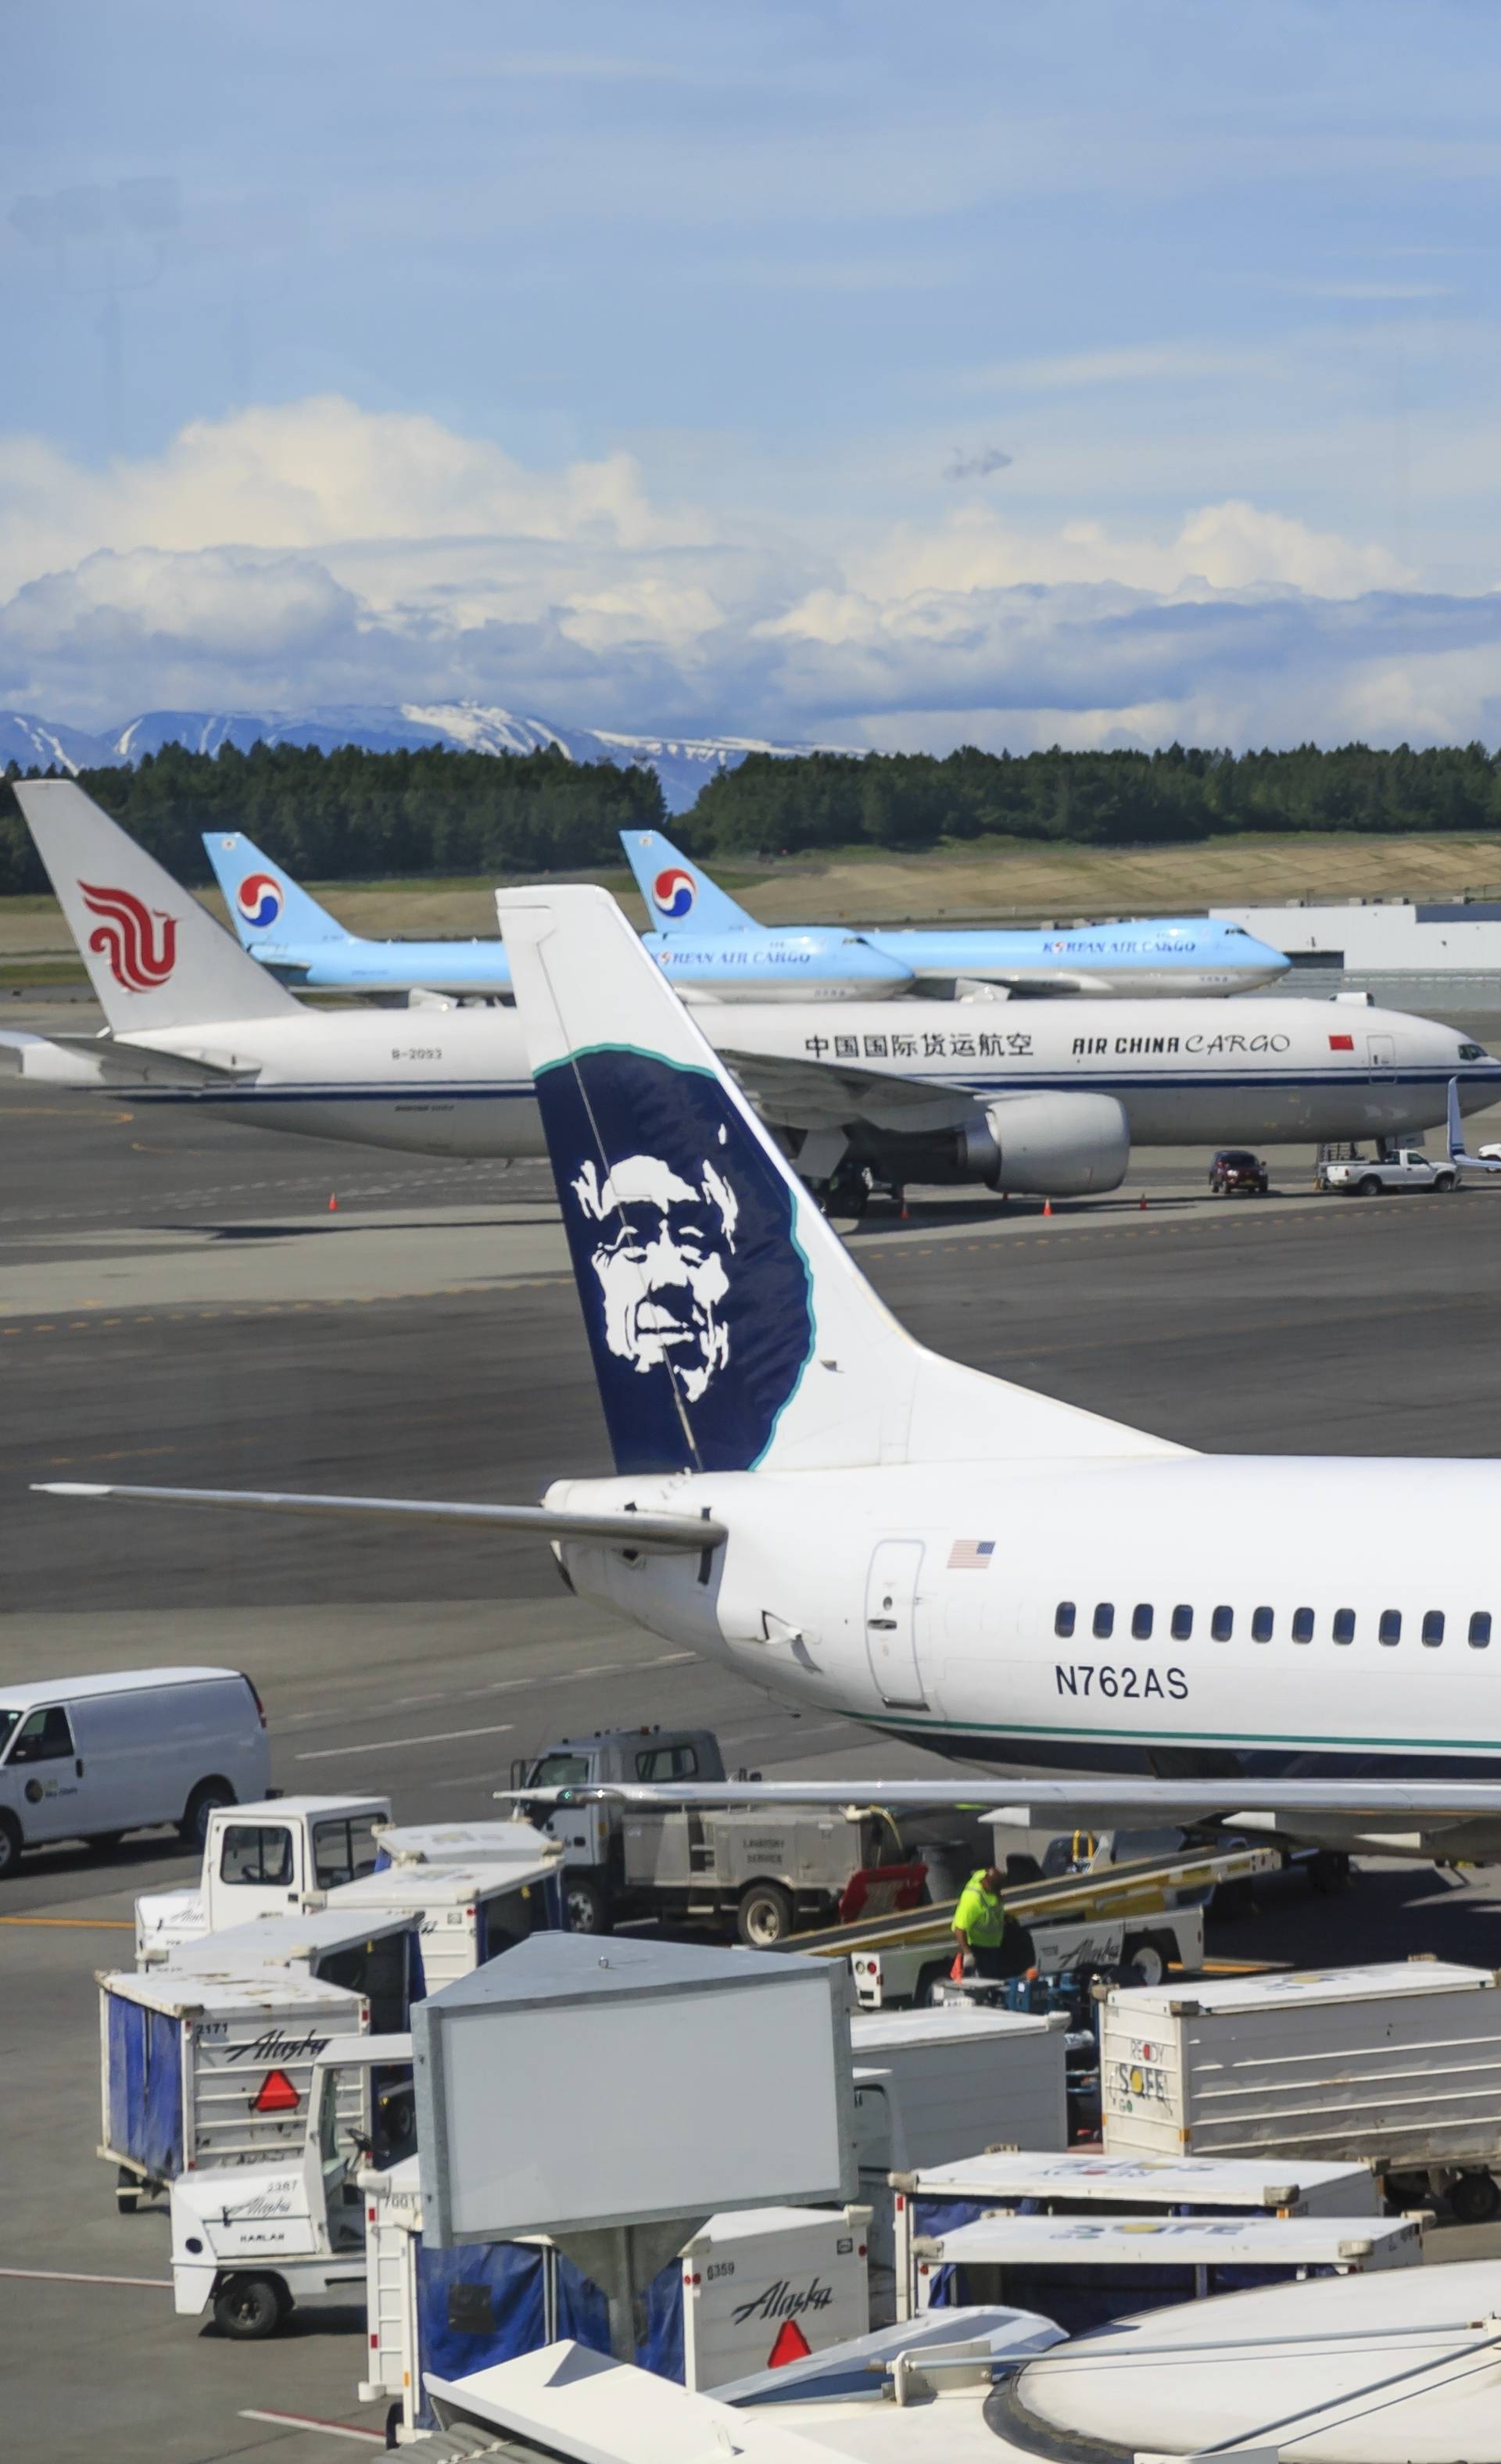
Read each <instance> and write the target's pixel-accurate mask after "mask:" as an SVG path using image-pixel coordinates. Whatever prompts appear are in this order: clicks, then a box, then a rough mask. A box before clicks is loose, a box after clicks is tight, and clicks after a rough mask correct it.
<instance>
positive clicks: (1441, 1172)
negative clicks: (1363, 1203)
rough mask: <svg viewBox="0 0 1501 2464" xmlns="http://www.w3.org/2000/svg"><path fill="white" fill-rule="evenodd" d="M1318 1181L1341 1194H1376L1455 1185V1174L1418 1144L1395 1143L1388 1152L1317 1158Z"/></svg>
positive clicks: (1343, 1196) (1322, 1187) (1453, 1186)
mask: <svg viewBox="0 0 1501 2464" xmlns="http://www.w3.org/2000/svg"><path fill="white" fill-rule="evenodd" d="M1318 1185H1319V1188H1320V1189H1327V1190H1330V1191H1333V1192H1334V1193H1335V1195H1336V1196H1337V1197H1341V1198H1380V1197H1381V1196H1382V1195H1383V1194H1384V1193H1386V1192H1389V1191H1391V1190H1398V1189H1434V1190H1439V1191H1445V1190H1450V1189H1457V1188H1458V1187H1459V1174H1458V1172H1457V1171H1456V1170H1455V1168H1454V1166H1453V1164H1451V1163H1447V1162H1445V1163H1435V1162H1434V1160H1433V1157H1432V1156H1431V1155H1424V1152H1423V1149H1422V1148H1421V1147H1399V1148H1398V1150H1397V1153H1396V1154H1395V1155H1356V1156H1355V1157H1353V1158H1350V1159H1347V1160H1344V1161H1341V1162H1339V1163H1322V1162H1321V1163H1320V1165H1319V1167H1318Z"/></svg>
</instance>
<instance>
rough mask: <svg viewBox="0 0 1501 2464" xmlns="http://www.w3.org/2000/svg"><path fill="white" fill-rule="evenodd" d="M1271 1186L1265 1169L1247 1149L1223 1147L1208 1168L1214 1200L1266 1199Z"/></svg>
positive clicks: (1260, 1161) (1256, 1156)
mask: <svg viewBox="0 0 1501 2464" xmlns="http://www.w3.org/2000/svg"><path fill="white" fill-rule="evenodd" d="M1270 1186H1271V1183H1270V1180H1269V1177H1268V1173H1267V1167H1266V1165H1265V1164H1264V1163H1263V1162H1262V1159H1261V1157H1260V1155H1252V1154H1251V1152H1250V1150H1249V1148H1247V1147H1222V1148H1221V1149H1220V1152H1219V1154H1218V1155H1216V1156H1215V1158H1214V1161H1213V1162H1212V1163H1211V1164H1210V1166H1209V1187H1210V1190H1211V1191H1212V1193H1213V1195H1214V1196H1215V1197H1216V1198H1265V1197H1266V1195H1267V1192H1268V1190H1269V1188H1270Z"/></svg>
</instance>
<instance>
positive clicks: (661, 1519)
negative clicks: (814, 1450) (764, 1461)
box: [32, 1480, 725, 1557]
mask: <svg viewBox="0 0 1501 2464" xmlns="http://www.w3.org/2000/svg"><path fill="white" fill-rule="evenodd" d="M32 1486H33V1489H34V1490H35V1491H36V1492H37V1493H38V1494H39V1495H41V1496H43V1497H74V1498H87V1499H89V1500H91V1501H94V1500H98V1499H99V1498H112V1499H119V1500H120V1501H121V1503H122V1504H125V1505H131V1506H215V1507H237V1508H239V1510H240V1511H241V1512H243V1513H248V1514H286V1513H289V1512H290V1513H295V1514H330V1515H362V1514H364V1515H386V1516H392V1517H395V1518H396V1519H397V1520H399V1521H403V1522H408V1523H423V1522H427V1523H472V1524H476V1525H478V1526H480V1527H481V1528H483V1529H490V1530H498V1531H500V1532H502V1533H504V1532H507V1531H518V1532H520V1531H530V1532H536V1533H537V1534H538V1535H539V1536H540V1537H541V1538H543V1539H546V1540H603V1541H605V1542H607V1544H608V1545H610V1546H611V1547H614V1548H617V1549H629V1550H631V1551H635V1552H637V1553H639V1554H640V1555H641V1556H643V1557H656V1556H663V1555H673V1554H674V1553H676V1552H678V1551H682V1552H688V1551H692V1552H693V1553H694V1554H695V1555H699V1554H701V1553H702V1552H703V1551H704V1550H706V1549H717V1547H718V1545H719V1543H720V1541H721V1540H723V1539H724V1537H725V1530H724V1526H723V1524H722V1523H715V1522H713V1521H711V1519H710V1518H709V1516H708V1515H703V1516H698V1515H693V1514H633V1513H631V1512H630V1511H629V1508H627V1509H625V1510H623V1511H622V1512H620V1513H618V1514H611V1513H598V1514H567V1513H555V1512H554V1511H553V1510H552V1508H551V1507H545V1506H463V1505H453V1504H451V1503H449V1502H448V1501H447V1500H446V1499H442V1498H426V1497H294V1496H286V1495H283V1494H281V1493H280V1492H279V1491H277V1490H276V1489H259V1488H131V1487H127V1486H125V1485H122V1484H121V1483H118V1482H115V1481H92V1480H36V1481H33V1483H32Z"/></svg>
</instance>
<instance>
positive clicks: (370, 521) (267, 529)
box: [0, 394, 694, 588]
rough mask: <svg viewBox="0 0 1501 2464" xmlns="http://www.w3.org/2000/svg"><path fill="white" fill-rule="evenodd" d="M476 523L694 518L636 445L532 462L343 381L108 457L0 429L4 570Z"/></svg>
mask: <svg viewBox="0 0 1501 2464" xmlns="http://www.w3.org/2000/svg"><path fill="white" fill-rule="evenodd" d="M475 533H483V534H485V535H487V536H488V537H490V538H491V539H501V538H507V537H516V538H520V539H536V540H568V539H579V540H586V541H588V542H590V543H592V544H594V545H596V546H607V545H618V546H621V547H626V548H642V547H647V546H666V545H670V544H672V543H673V542H674V541H677V540H683V539H691V538H692V537H693V536H694V526H693V523H692V521H691V519H689V518H687V517H678V519H677V520H676V521H675V523H674V522H673V521H672V520H669V519H668V518H666V517H664V516H663V515H661V514H660V513H657V512H655V511H653V510H652V509H651V508H650V507H649V506H648V504H647V501H646V497H645V495H644V493H643V489H642V485H641V477H640V473H639V472H638V470H637V467H636V465H635V463H634V462H633V461H632V460H631V458H630V456H629V454H625V453H615V454H610V455H607V456H606V457H605V458H603V459H601V460H599V461H595V462H584V461H581V462H575V463H571V464H568V465H566V466H564V467H563V469H562V470H557V471H550V472H545V473H540V472H537V471H531V470H527V469H526V468H525V467H524V466H523V465H521V464H520V463H518V462H516V461H515V460H513V458H512V457H511V456H510V455H509V454H508V453H505V452H503V451H501V450H500V448H499V447H498V446H497V445H493V444H491V443H490V442H488V440H486V439H484V438H479V437H469V436H461V435H459V434H458V433H457V432H456V431H455V430H454V429H451V428H445V427H444V426H443V424H442V423H441V421H439V420H436V419H431V418H429V417H427V416H425V415H422V414H413V413H408V412H400V411H366V410H361V409H359V408H357V407H356V406H355V405H354V404H353V403H351V402H347V401H345V400H344V399H343V398H342V396H340V395H337V394H325V395H319V396H315V397H313V398H312V399H311V400H309V401H305V402H298V403H290V404H286V405H278V406H276V407H264V408H254V409H248V410H242V411H236V412H234V413H232V415H231V416H230V417H229V418H226V419H221V420H193V421H190V422H189V424H188V426H187V427H186V428H184V429H181V430H180V431H179V433H178V434H177V436H175V437H174V438H173V440H172V442H171V443H170V445H169V446H168V447H167V448H166V451H165V452H163V453H161V454H158V455H154V456H149V457H145V458H143V459H141V460H137V461H133V462H131V461H125V460H123V459H122V458H117V459H115V460H114V461H112V462H110V463H108V464H107V465H106V466H105V467H104V468H103V469H102V470H95V469H90V468H88V467H86V466H82V465H79V464H78V463H77V462H74V461H71V460H69V458H68V457H67V456H66V455H64V454H63V453H61V452H59V451H57V450H56V448H55V447H54V446H52V445H50V444H48V443H46V442H45V441H44V440H43V439H41V438H39V437H33V436H19V437H8V438H4V439H0V586H8V587H11V588H14V587H15V586H17V584H19V583H23V582H25V581H28V580H30V579H31V577H32V576H33V574H34V573H35V572H36V571H37V569H38V567H39V566H48V565H53V564H58V563H72V562H75V561H77V560H78V559H79V558H81V557H84V556H87V555H89V554H91V553H92V552H93V551H94V550H96V549H99V548H105V547H108V548H117V549H131V548H138V547H147V546H148V547H156V548H174V549H184V550H191V549H198V548H206V547H216V546H220V545H223V544H224V543H225V542H226V541H232V542H234V543H235V544H236V545H240V546H249V547H263V548H274V549H287V548H319V549H322V550H325V551H326V550H329V549H333V548H338V547H340V546H348V547H355V546H357V545H358V543H359V542H361V541H363V540H371V539H378V540H380V541H382V542H385V543H387V544H389V543H392V542H397V541H403V540H429V539H442V538H451V537H452V538H453V539H462V538H463V537H464V536H466V535H473V534H475Z"/></svg>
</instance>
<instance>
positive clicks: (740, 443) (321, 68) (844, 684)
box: [0, 0, 1501, 748]
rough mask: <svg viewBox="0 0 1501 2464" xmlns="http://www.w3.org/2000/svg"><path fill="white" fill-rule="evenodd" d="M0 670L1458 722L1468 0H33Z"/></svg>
mask: <svg viewBox="0 0 1501 2464" xmlns="http://www.w3.org/2000/svg"><path fill="white" fill-rule="evenodd" d="M7 49H8V102H9V104H10V109H9V111H8V115H7V121H8V145H7V153H6V165H5V175H4V180H5V186H4V190H3V193H0V291H3V307H4V330H5V332H6V334H7V337H8V354H7V366H6V383H5V390H4V399H3V402H0V704H3V705H5V706H9V707H19V708H29V709H33V710H37V711H40V712H42V713H44V714H45V715H48V716H52V717H55V718H64V719H73V720H75V721H76V722H77V723H79V724H83V725H92V724H102V723H105V722H107V721H109V720H111V719H115V718H118V717H123V716H125V715H128V714H129V713H130V712H132V711H134V710H137V709H141V708H147V707H159V708H160V707H165V706H170V707H190V708H217V707H224V706H226V705H230V704H240V705H245V704H251V705H254V706H257V707H258V706H276V707H280V708H300V707H304V706H306V705H308V704H310V703H314V702H320V701H321V702H327V701H330V700H344V701H347V700H361V701H370V702H375V701H407V702H412V703H417V704H422V705H431V704H434V703H438V702H441V701H445V700H451V699H470V700H477V701H480V702H486V703H495V704H503V705H506V706H509V707H511V708H513V709H519V710H538V711H541V712H542V713H543V714H544V715H547V716H548V717H550V718H553V719H555V720H557V721H558V722H560V723H566V722H572V723H575V724H585V725H586V724H594V725H603V726H607V727H617V728H640V729H670V730H684V731H690V730H708V729H723V730H729V731H732V732H735V733H741V734H764V735H768V736H771V737H777V738H781V739H798V740H802V739H807V738H823V739H825V740H834V741H840V742H849V743H857V744H858V743H873V744H881V745H886V744H928V745H932V746H935V747H938V748H941V747H944V746H946V745H949V744H952V743H956V742H960V741H963V740H966V739H969V740H975V741H980V742H983V743H989V744H996V745H999V744H1003V743H1006V744H1011V745H1014V746H1017V747H1025V746H1026V745H1027V744H1030V743H1034V742H1050V741H1053V740H1055V739H1057V740H1062V741H1064V742H1073V743H1114V742H1137V741H1140V742H1153V741H1158V740H1167V739H1168V738H1170V737H1173V736H1180V737H1185V738H1187V737H1192V738H1194V739H1196V740H1199V741H1206V740H1207V741H1216V742H1235V743H1244V742H1262V741H1269V742H1279V741H1284V742H1285V741H1289V740H1296V739H1298V738H1300V737H1317V738H1320V739H1322V740H1326V741H1327V740H1332V739H1334V738H1336V737H1348V736H1351V735H1363V736H1365V737H1369V738H1372V739H1374V740H1378V741H1395V740H1398V739H1399V738H1401V737H1409V738H1411V739H1413V740H1434V739H1443V738H1446V737H1469V736H1475V735H1479V736H1482V737H1485V738H1486V739H1487V740H1488V741H1490V742H1495V741H1497V740H1498V739H1501V597H1498V596H1496V595H1495V593H1496V585H1497V583H1498V582H1501V493H1498V476H1497V465H1498V455H1497V451H1496V443H1497V438H1496V414H1495V408H1494V405H1495V402H1496V398H1497V385H1498V379H1501V348H1498V330H1497V308H1496V300H1495V292H1496V284H1497V213H1496V208H1497V187H1498V178H1501V136H1498V133H1497V127H1496V119H1497V114H1496V99H1497V93H1498V74H1497V73H1498V70H1501V12H1498V11H1495V10H1494V9H1493V8H1492V7H1490V5H1489V0H1425V5H1424V7H1423V8H1422V9H1414V8H1413V7H1411V6H1410V0H1403V5H1396V6H1392V5H1386V0H1325V5H1285V0H1257V5H1256V6H1255V7H1254V8H1252V9H1245V8H1233V7H1231V6H1229V5H1227V0H1226V4H1225V5H1222V0H1132V5H1129V6H1125V5H1122V6H1114V5H1103V0H1039V5H1035V6H1033V5H1009V4H1008V0H983V5H969V0H931V5H930V6H929V7H928V8H926V9H924V10H921V11H916V10H913V9H912V8H911V7H910V6H888V5H885V0H858V5H855V0H850V5H824V6H820V5H818V0H801V5H797V6H785V7H784V6H781V5H775V0H771V4H770V5H768V0H760V4H759V5H755V4H754V0H753V5H749V6H746V7H743V8H741V9H739V10H729V9H721V8H717V7H706V6H704V5H703V0H658V4H657V5H651V0H638V5H635V6H633V7H631V8H629V9H624V8H622V7H620V6H619V0H615V5H612V6H591V5H586V0H581V5H570V4H569V0H564V4H563V5H558V0H555V5H554V6H553V7H552V8H550V9H545V10H544V9H541V8H537V7H535V6H532V7H525V6H520V5H510V0H430V5H429V6H428V7H427V8H426V9H425V10H421V11H418V10H414V9H412V8H411V6H410V5H409V0H405V5H402V6H393V5H389V0H358V5H354V0H312V5H308V0H302V5H300V6H298V7H293V6H290V5H287V0H258V5H257V6H256V7H255V8H254V9H242V8H233V9H232V8H230V7H228V6H226V5H222V0H195V5H190V6H189V5H178V0H134V5H133V6H132V7H131V8H130V9H129V10H122V9H121V8H120V7H119V6H118V0H103V5H100V0H54V5H53V7H51V8H50V9H48V10H46V11H27V12H22V13H18V14H16V15H15V16H13V17H12V20H11V25H10V27H9V28H8V46H7Z"/></svg>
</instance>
